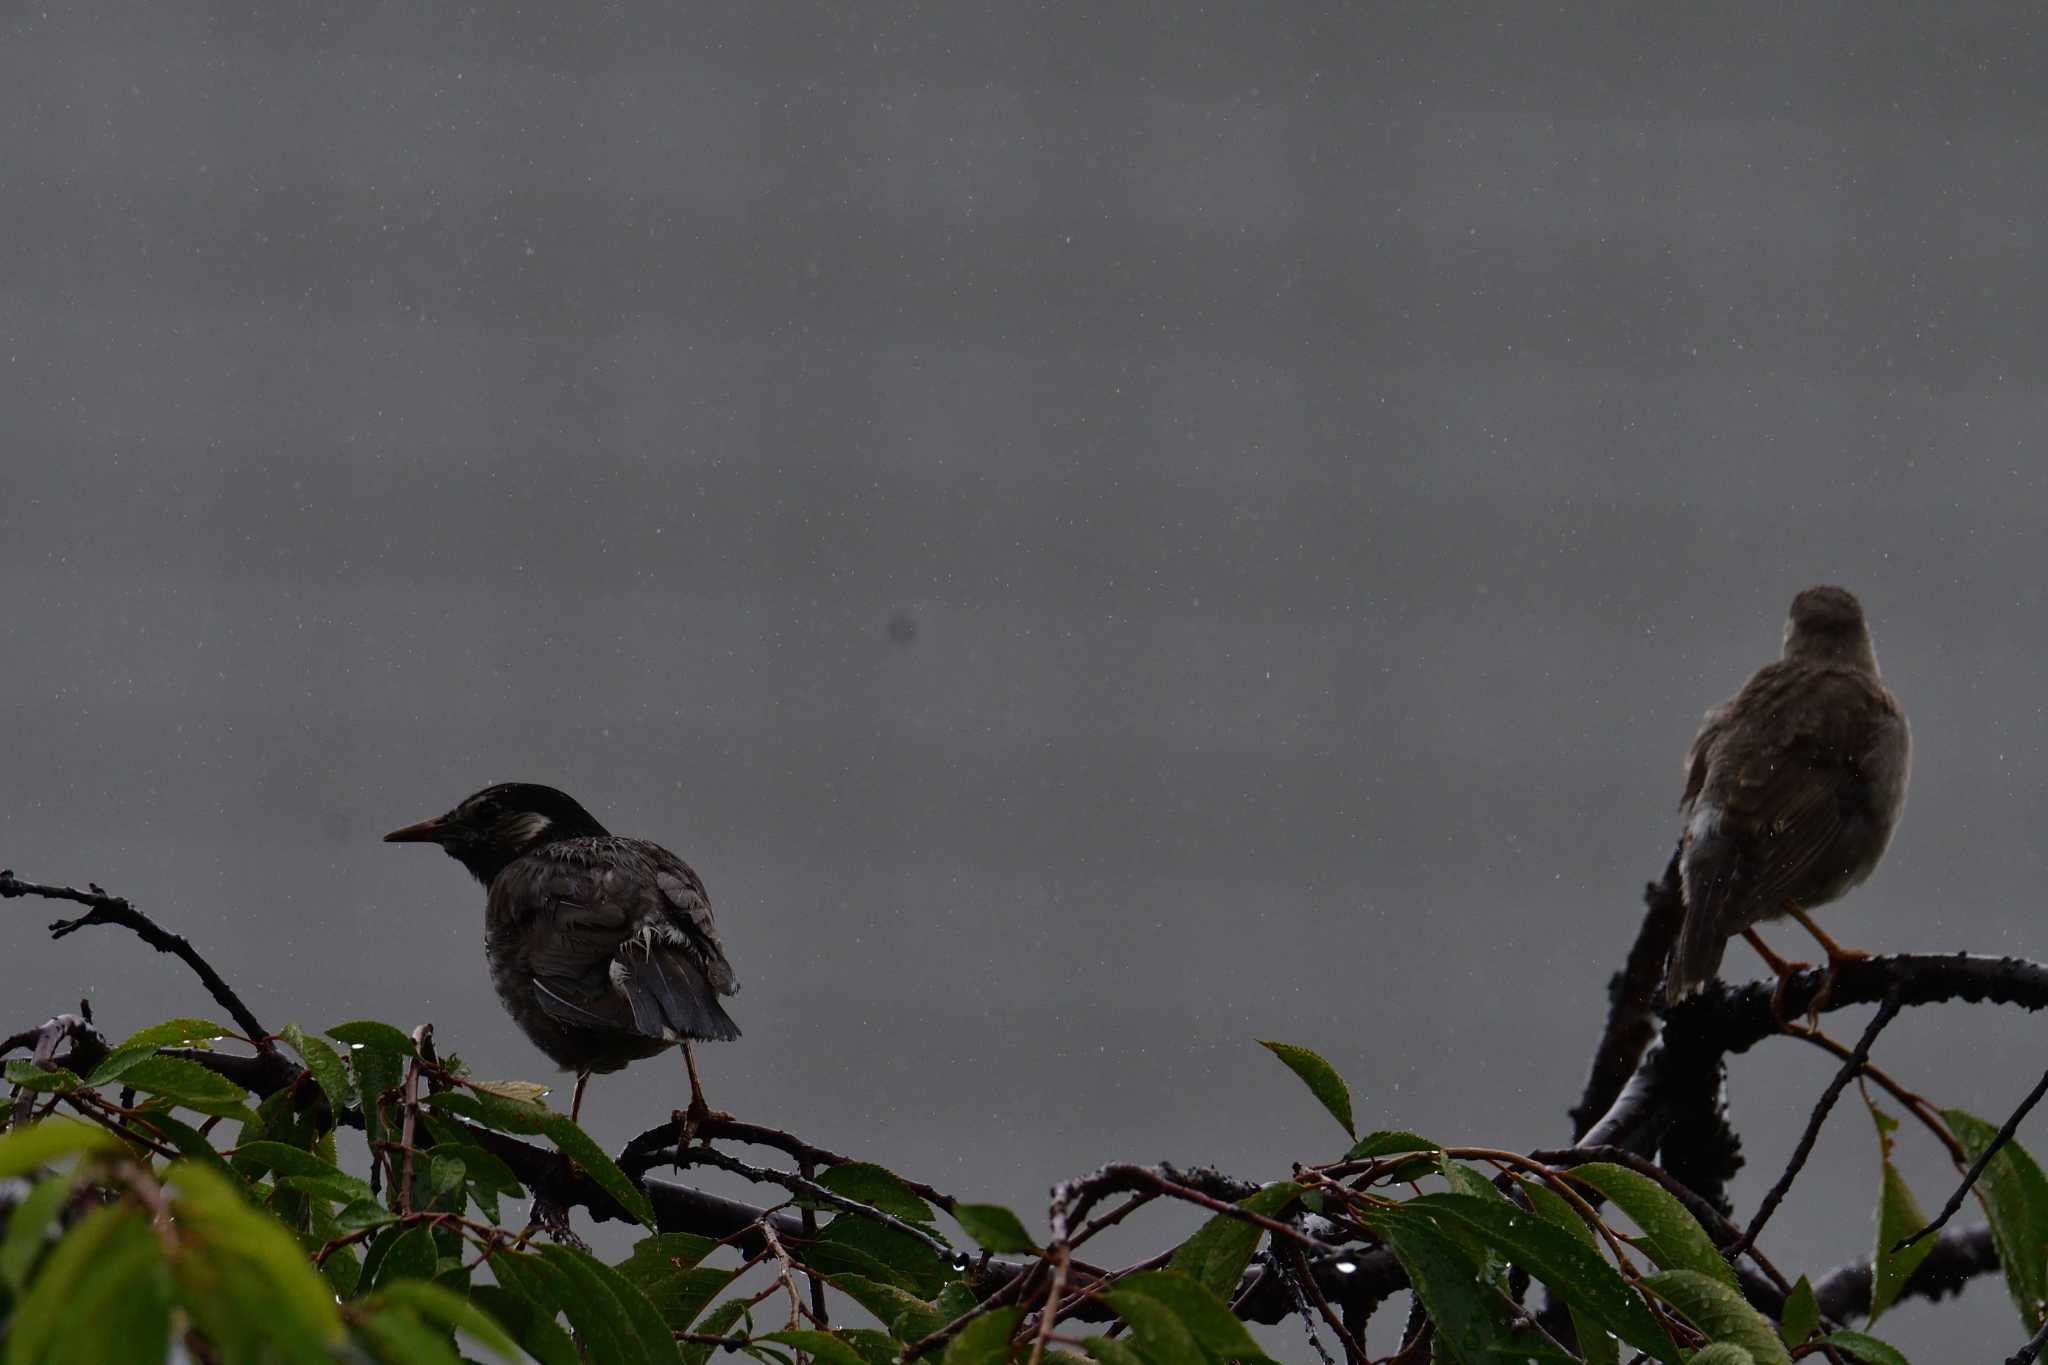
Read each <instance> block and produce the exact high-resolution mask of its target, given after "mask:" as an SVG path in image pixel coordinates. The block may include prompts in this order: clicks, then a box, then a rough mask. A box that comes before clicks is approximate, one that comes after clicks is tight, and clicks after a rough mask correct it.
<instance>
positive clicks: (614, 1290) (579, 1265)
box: [540, 1246, 676, 1362]
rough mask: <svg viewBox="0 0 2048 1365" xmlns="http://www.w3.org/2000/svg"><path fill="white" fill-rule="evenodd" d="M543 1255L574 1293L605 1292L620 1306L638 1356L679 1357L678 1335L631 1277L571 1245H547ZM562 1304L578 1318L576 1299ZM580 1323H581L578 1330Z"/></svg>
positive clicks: (652, 1358)
mask: <svg viewBox="0 0 2048 1365" xmlns="http://www.w3.org/2000/svg"><path fill="white" fill-rule="evenodd" d="M540 1256H541V1259H542V1260H544V1261H546V1262H547V1264H548V1265H549V1266H550V1267H551V1268H553V1269H554V1270H556V1271H558V1272H560V1274H561V1275H562V1278H563V1279H564V1280H566V1281H567V1282H568V1284H569V1286H570V1289H571V1291H572V1293H573V1294H575V1295H577V1296H586V1295H588V1296H596V1295H603V1296H604V1297H606V1298H608V1299H610V1300H611V1301H612V1302H614V1303H616V1304H617V1305H618V1306H619V1309H620V1310H621V1312H622V1313H623V1314H624V1316H625V1319H626V1322H627V1324H628V1325H629V1327H630V1329H631V1331H632V1334H633V1336H634V1338H635V1339H637V1341H638V1343H639V1355H637V1356H636V1357H635V1358H636V1359H646V1360H649V1361H664V1362H673V1361H674V1360H675V1359H676V1344H675V1339H674V1338H673V1337H671V1336H670V1335H669V1330H668V1324H667V1323H665V1322H663V1321H662V1318H661V1314H660V1313H659V1312H658V1311H656V1309H655V1307H654V1305H653V1304H651V1303H649V1302H648V1301H647V1296H646V1295H645V1294H643V1293H641V1292H640V1291H639V1290H638V1289H637V1288H635V1287H634V1285H633V1282H632V1281H630V1280H628V1279H627V1278H626V1277H625V1276H623V1275H621V1274H619V1272H618V1271H616V1270H613V1269H612V1268H611V1267H610V1266H608V1265H606V1264H605V1263H604V1262H602V1261H600V1260H598V1259H597V1258H596V1257H594V1256H591V1255H588V1254H586V1253H584V1252H581V1251H577V1250H575V1249H574V1248H571V1247H564V1246H544V1247H542V1248H541V1249H540ZM563 1307H564V1308H565V1309H566V1311H567V1312H568V1314H569V1321H571V1322H576V1321H577V1318H576V1300H575V1299H574V1298H571V1299H569V1300H568V1301H566V1302H565V1303H564V1305H563ZM581 1326H582V1325H581V1324H580V1323H578V1330H579V1331H580V1330H581ZM606 1358H607V1359H610V1357H606Z"/></svg>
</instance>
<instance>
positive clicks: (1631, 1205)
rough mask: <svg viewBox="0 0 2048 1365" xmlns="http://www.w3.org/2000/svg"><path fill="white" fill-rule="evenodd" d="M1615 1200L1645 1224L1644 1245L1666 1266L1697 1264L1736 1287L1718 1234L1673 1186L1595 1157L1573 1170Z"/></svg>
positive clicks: (1702, 1270) (1695, 1267) (1577, 1177)
mask: <svg viewBox="0 0 2048 1365" xmlns="http://www.w3.org/2000/svg"><path fill="white" fill-rule="evenodd" d="M1571 1176H1572V1178H1573V1179H1575V1180H1580V1181H1583V1182H1584V1183H1586V1184H1588V1185H1591V1186H1592V1187H1593V1188H1594V1189H1596V1190H1598V1191H1600V1193H1602V1194H1604V1195H1606V1196H1607V1197H1608V1198H1609V1199H1611V1200H1613V1201H1614V1203H1615V1206H1616V1207H1618V1208H1619V1209H1620V1210H1621V1211H1622V1212H1623V1213H1626V1214H1627V1215H1628V1216H1629V1218H1630V1219H1631V1220H1633V1221H1634V1223H1635V1225H1636V1226H1637V1227H1639V1228H1641V1229H1642V1230H1643V1236H1644V1238H1645V1241H1644V1243H1643V1250H1644V1252H1645V1253H1647V1254H1648V1255H1649V1258H1650V1259H1651V1260H1653V1261H1655V1262H1656V1263H1657V1264H1658V1265H1659V1266H1662V1267H1663V1268H1664V1269H1666V1270H1697V1271H1699V1272H1700V1274H1702V1275H1711V1276H1713V1277H1714V1278H1715V1279H1717V1280H1719V1281H1720V1282H1721V1283H1723V1284H1725V1285H1727V1286H1728V1287H1729V1288H1730V1289H1735V1288H1737V1287H1738V1284H1737V1281H1736V1278H1735V1268H1734V1267H1733V1266H1731V1265H1729V1264H1728V1262H1727V1260H1726V1259H1725V1258H1723V1257H1722V1255H1721V1252H1720V1249H1719V1248H1718V1247H1716V1246H1715V1245H1714V1239H1713V1238H1712V1237H1710V1236H1708V1235H1707V1230H1706V1229H1705V1228H1703V1227H1701V1226H1700V1223H1699V1220H1698V1219H1697V1218H1694V1217H1693V1216H1692V1213H1691V1211H1690V1210H1688V1209H1687V1208H1686V1207H1685V1205H1683V1204H1681V1203H1680V1202H1678V1199H1677V1197H1676V1196H1675V1195H1673V1194H1672V1193H1671V1191H1669V1190H1667V1189H1665V1188H1664V1187H1663V1186H1662V1185H1660V1184H1658V1183H1657V1182H1656V1181H1654V1180H1652V1179H1650V1177H1648V1176H1646V1175H1644V1174H1642V1173H1641V1172H1639V1171H1632V1170H1630V1169H1629V1168H1628V1167H1626V1166H1616V1165H1613V1164H1611V1163H1609V1162H1605V1161H1596V1162H1593V1163H1592V1164H1590V1165H1586V1166H1580V1167H1577V1168H1575V1169H1574V1170H1573V1171H1572V1172H1571Z"/></svg>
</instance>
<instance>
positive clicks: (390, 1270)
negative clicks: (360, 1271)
mask: <svg viewBox="0 0 2048 1365" xmlns="http://www.w3.org/2000/svg"><path fill="white" fill-rule="evenodd" d="M383 1252H384V1254H383V1255H382V1256H380V1257H378V1258H377V1260H376V1263H375V1264H374V1265H372V1266H366V1267H364V1268H365V1269H366V1270H370V1271H373V1272H374V1273H375V1276H376V1278H375V1280H374V1281H372V1283H373V1284H374V1285H375V1286H376V1288H377V1289H379V1290H384V1289H389V1288H390V1287H391V1286H392V1285H394V1284H396V1283H398V1282H399V1281H401V1280H431V1279H433V1278H434V1272H435V1271H437V1270H439V1269H440V1268H441V1253H440V1252H439V1251H437V1250H435V1249H434V1234H433V1232H432V1230H431V1229H429V1228H428V1227H427V1225H426V1224H424V1223H415V1224H413V1225H412V1226H411V1227H409V1228H405V1229H403V1230H401V1231H399V1232H397V1233H396V1234H394V1235H392V1237H391V1241H390V1242H389V1243H388V1244H387V1245H386V1246H385V1247H384V1248H383Z"/></svg>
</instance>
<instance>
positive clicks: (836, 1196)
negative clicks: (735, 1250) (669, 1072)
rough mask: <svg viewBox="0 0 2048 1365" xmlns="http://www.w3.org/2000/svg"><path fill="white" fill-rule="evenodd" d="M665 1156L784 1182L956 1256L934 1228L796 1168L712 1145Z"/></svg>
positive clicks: (798, 1191) (762, 1180)
mask: <svg viewBox="0 0 2048 1365" xmlns="http://www.w3.org/2000/svg"><path fill="white" fill-rule="evenodd" d="M665 1156H666V1157H667V1159H668V1160H670V1161H672V1162H674V1163H675V1164H676V1165H678V1166H716V1167H717V1168H718V1169H719V1170H721V1171H731V1172H732V1173H733V1174H734V1175H743V1176H745V1177H746V1178H747V1179H749V1180H752V1181H755V1182H756V1183H758V1184H763V1185H780V1186H782V1188H783V1189H785V1190H788V1191H790V1192H791V1193H793V1194H801V1195H803V1196H804V1197H805V1198H807V1199H815V1200H817V1201H818V1202H819V1203H821V1204H830V1205H831V1206H832V1207H833V1208H836V1209H843V1210H845V1211H846V1212H848V1213H851V1214H854V1215H856V1216H858V1217H861V1218H866V1219H870V1220H872V1221H874V1222H877V1223H880V1224H882V1225H883V1226H885V1227H892V1228H894V1229H896V1230H897V1231H898V1232H901V1233H903V1234H905V1235H906V1236H909V1237H915V1238H916V1239H917V1240H918V1241H920V1242H922V1243H923V1244H924V1245H925V1246H926V1247H928V1248H930V1249H931V1250H932V1251H933V1252H935V1253H937V1254H938V1255H939V1256H940V1257H942V1258H944V1259H945V1260H946V1261H948V1262H950V1261H951V1260H952V1259H953V1254H954V1253H953V1248H952V1246H951V1245H950V1244H949V1243H947V1242H946V1240H945V1239H944V1238H942V1237H939V1236H936V1235H935V1234H934V1233H933V1232H932V1231H931V1229H929V1228H921V1227H919V1226H918V1225H917V1224H915V1223H912V1222H910V1221H908V1220H906V1219H902V1218H898V1217H897V1216H896V1215H895V1214H893V1213H885V1212H883V1211H882V1210H881V1209H878V1208H876V1207H875V1206H874V1205H872V1204H863V1203H861V1202H860V1201H859V1200H858V1199H849V1198H847V1197H846V1196H845V1195H843V1194H841V1193H839V1192H838V1191H837V1190H829V1189H827V1188H825V1187H824V1186H823V1185H820V1184H819V1183H818V1182H817V1181H815V1180H806V1179H804V1177H802V1176H800V1175H798V1174H797V1173H796V1172H795V1171H778V1170H773V1169H771V1168H769V1167H766V1166H755V1165H751V1164H749V1163H748V1162H745V1161H741V1160H740V1159H739V1158H737V1157H730V1156H727V1155H726V1154H725V1153H724V1152H721V1151H717V1150H716V1149H714V1148H710V1147H677V1148H674V1149H672V1150H670V1151H669V1152H667V1153H666V1154H665Z"/></svg>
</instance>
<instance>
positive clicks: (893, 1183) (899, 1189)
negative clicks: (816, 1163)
mask: <svg viewBox="0 0 2048 1365" xmlns="http://www.w3.org/2000/svg"><path fill="white" fill-rule="evenodd" d="M817 1182H818V1184H820V1185H823V1186H824V1187H825V1188H826V1189H828V1190H830V1191H832V1192H833V1193H834V1194H843V1195H845V1196H846V1197H847V1198H848V1199H853V1200H858V1201H859V1202H860V1203H863V1204H866V1205H868V1206H869V1207H871V1208H877V1209H880V1210H881V1211H882V1212H883V1213H889V1214H894V1215H895V1216H896V1217H898V1218H902V1219H905V1220H907V1221H909V1222H912V1223H929V1222H931V1221H932V1217H933V1215H932V1208H931V1205H929V1204H927V1203H925V1202H924V1200H923V1199H922V1198H920V1197H919V1196H918V1194H917V1192H916V1191H914V1190H912V1189H911V1188H910V1186H908V1185H906V1184H904V1183H903V1177H901V1176H899V1175H897V1174H896V1173H895V1172H894V1171H892V1170H890V1169H888V1168H887V1167H886V1166H877V1165H875V1164H874V1163H873V1162H870V1161H849V1162H847V1163H846V1164H845V1165H843V1166H833V1167H831V1168H829V1169H828V1170H825V1171H823V1172H821V1173H819V1175H818V1176H817Z"/></svg>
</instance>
